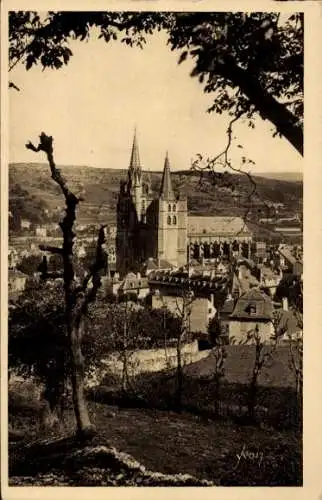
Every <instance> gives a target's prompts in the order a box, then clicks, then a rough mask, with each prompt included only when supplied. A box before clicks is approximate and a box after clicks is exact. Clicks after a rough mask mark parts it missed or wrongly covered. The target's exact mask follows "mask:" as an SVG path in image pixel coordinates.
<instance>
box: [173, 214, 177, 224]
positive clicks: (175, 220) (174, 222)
mask: <svg viewBox="0 0 322 500" xmlns="http://www.w3.org/2000/svg"><path fill="white" fill-rule="evenodd" d="M176 223H177V218H176V216H175V215H174V216H173V225H174V226H175V225H176Z"/></svg>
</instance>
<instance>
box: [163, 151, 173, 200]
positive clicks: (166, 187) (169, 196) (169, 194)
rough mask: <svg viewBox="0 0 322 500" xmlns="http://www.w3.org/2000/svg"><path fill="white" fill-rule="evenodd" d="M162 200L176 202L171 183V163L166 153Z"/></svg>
mask: <svg viewBox="0 0 322 500" xmlns="http://www.w3.org/2000/svg"><path fill="white" fill-rule="evenodd" d="M160 198H162V199H163V200H174V192H173V189H172V183H171V174H170V162H169V156H168V152H167V153H166V156H165V160H164V169H163V174H162V181H161V189H160Z"/></svg>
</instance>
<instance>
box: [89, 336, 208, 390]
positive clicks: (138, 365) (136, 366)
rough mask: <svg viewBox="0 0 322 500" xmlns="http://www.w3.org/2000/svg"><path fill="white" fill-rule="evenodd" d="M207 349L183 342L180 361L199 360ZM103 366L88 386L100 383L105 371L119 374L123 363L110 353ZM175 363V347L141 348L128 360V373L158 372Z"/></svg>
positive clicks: (169, 367) (192, 361)
mask: <svg viewBox="0 0 322 500" xmlns="http://www.w3.org/2000/svg"><path fill="white" fill-rule="evenodd" d="M208 355H209V351H199V350H198V342H197V341H194V342H191V343H189V344H185V345H184V346H183V347H182V362H183V364H185V365H187V364H190V363H194V362H196V361H200V360H201V359H203V358H205V357H207V356H208ZM102 363H103V364H104V368H103V369H102V370H101V373H100V374H97V375H96V376H94V377H93V378H92V379H91V380H89V381H88V385H89V386H94V385H96V384H98V383H100V380H101V379H102V378H103V377H104V374H105V373H111V372H112V373H114V374H115V375H119V376H121V374H122V368H123V364H122V361H121V360H120V358H119V356H118V355H117V354H112V355H111V356H110V357H109V358H108V359H105V360H104V361H103V362H102ZM176 363H177V352H176V348H175V347H169V348H168V349H167V350H165V349H164V348H159V349H142V350H138V351H135V352H134V353H133V354H132V355H131V356H130V360H129V375H130V376H136V375H139V374H140V373H144V372H158V371H162V370H165V369H171V368H175V366H176Z"/></svg>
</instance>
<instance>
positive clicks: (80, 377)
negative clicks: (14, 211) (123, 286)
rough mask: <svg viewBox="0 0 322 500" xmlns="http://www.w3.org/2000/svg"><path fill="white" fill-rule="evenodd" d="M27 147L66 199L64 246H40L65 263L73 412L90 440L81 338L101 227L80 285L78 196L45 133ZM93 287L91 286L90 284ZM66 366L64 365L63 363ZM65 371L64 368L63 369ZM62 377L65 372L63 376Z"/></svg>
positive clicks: (99, 260) (95, 280)
mask: <svg viewBox="0 0 322 500" xmlns="http://www.w3.org/2000/svg"><path fill="white" fill-rule="evenodd" d="M26 148H27V149H30V150H32V151H34V152H39V151H43V152H45V153H46V155H47V160H48V163H49V167H50V171H51V177H52V179H53V180H54V181H55V182H56V184H58V186H59V187H60V189H61V191H62V194H63V195H64V198H65V207H66V208H65V216H64V218H63V220H62V222H60V224H59V226H60V228H61V230H62V233H63V246H62V247H52V246H46V245H42V250H46V251H49V252H51V253H54V254H59V255H61V256H62V257H63V263H64V273H63V276H64V290H65V310H66V329H67V337H68V343H69V345H68V350H69V353H70V360H69V368H70V374H71V383H72V392H73V403H74V412H75V418H76V424H77V431H78V434H79V435H80V436H82V437H90V436H92V435H93V434H94V429H95V427H94V426H93V425H91V422H90V419H89V414H88V410H87V405H86V399H85V394H84V384H85V376H84V375H85V374H84V358H83V355H82V350H81V346H82V339H83V334H84V316H85V314H86V312H87V307H88V305H89V303H91V302H93V301H94V300H95V298H96V295H97V291H98V289H99V287H100V285H101V278H100V270H101V269H102V268H103V266H104V264H105V261H104V258H103V251H102V247H103V245H104V242H105V235H104V226H101V228H100V231H99V235H98V240H97V249H96V260H95V262H94V264H93V265H92V266H91V268H90V272H89V273H88V275H87V276H85V278H84V280H83V283H82V285H81V286H78V284H77V283H76V280H75V272H74V250H73V247H74V238H75V236H76V235H75V233H74V223H75V220H76V211H77V206H78V203H79V202H80V201H81V200H82V197H81V196H76V195H75V194H74V193H73V192H72V191H71V190H70V189H69V187H68V185H67V182H66V180H65V178H64V177H63V176H62V174H61V172H60V170H59V169H58V168H57V167H56V165H55V162H54V156H53V138H52V137H51V136H47V135H46V134H45V133H44V132H42V133H41V135H40V136H39V144H38V146H37V147H36V146H34V145H33V144H32V143H31V142H30V141H29V142H28V143H27V144H26ZM90 282H91V284H92V286H91V287H90V286H89V284H90ZM64 365H66V363H64ZM64 369H66V366H64ZM64 374H65V373H64Z"/></svg>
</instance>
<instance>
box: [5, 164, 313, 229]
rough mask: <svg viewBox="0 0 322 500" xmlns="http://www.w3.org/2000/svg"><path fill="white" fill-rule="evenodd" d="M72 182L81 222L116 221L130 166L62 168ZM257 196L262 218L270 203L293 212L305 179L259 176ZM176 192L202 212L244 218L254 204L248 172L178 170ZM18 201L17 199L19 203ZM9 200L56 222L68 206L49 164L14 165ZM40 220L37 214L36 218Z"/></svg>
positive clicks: (154, 177)
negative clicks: (217, 174)
mask: <svg viewBox="0 0 322 500" xmlns="http://www.w3.org/2000/svg"><path fill="white" fill-rule="evenodd" d="M59 168H60V169H61V171H62V173H63V175H64V176H65V177H66V178H67V180H68V182H69V183H70V186H71V187H72V188H73V189H74V190H75V191H76V192H77V191H81V190H82V189H83V187H84V188H85V192H86V196H85V198H86V201H84V202H82V203H80V205H79V209H78V221H79V222H80V223H82V224H89V223H100V222H102V221H104V222H106V223H113V222H115V211H116V204H117V197H118V192H119V187H120V181H121V180H122V179H126V175H127V172H126V170H116V169H104V168H92V167H86V166H81V167H73V166H62V167H59ZM253 179H254V181H255V183H256V191H257V193H258V194H257V195H255V196H253V197H252V200H253V206H252V214H253V218H254V220H255V222H256V218H259V217H265V216H267V213H266V212H267V204H272V203H282V204H284V206H285V208H284V210H283V211H284V213H286V214H288V213H290V214H292V213H294V212H296V211H297V210H298V208H299V204H300V201H301V200H302V196H303V194H302V188H303V186H302V182H293V181H285V180H277V179H271V178H269V177H262V176H254V177H253ZM172 180H173V186H174V190H175V191H176V192H177V193H178V192H180V193H181V195H184V196H186V197H187V198H188V209H189V212H190V213H194V214H200V215H210V214H213V215H235V216H243V215H244V214H245V211H246V209H247V207H249V196H250V193H251V192H252V190H253V185H252V184H251V183H250V182H249V180H248V178H247V176H246V175H242V174H241V175H231V174H225V175H224V176H223V179H222V180H219V181H216V183H215V184H214V182H213V178H212V177H211V176H210V175H208V174H205V175H204V177H203V178H202V179H201V178H200V175H199V174H197V173H195V172H192V171H183V172H173V173H172ZM151 181H152V190H153V192H154V193H155V194H157V193H158V191H159V187H160V182H161V172H151ZM13 200H15V201H14V202H13ZM9 203H10V206H11V208H12V207H14V206H15V207H17V208H16V209H17V210H20V211H22V212H23V215H24V216H26V217H27V216H28V215H29V214H33V216H34V217H36V216H37V211H38V210H45V211H46V212H47V211H48V212H49V217H50V218H51V219H52V220H58V217H59V214H58V212H62V210H63V209H64V201H63V198H62V195H61V193H60V190H59V188H58V186H57V185H56V184H55V182H54V181H53V180H52V179H51V177H50V172H49V167H48V165H46V164H44V165H42V164H35V163H30V164H11V165H10V168H9ZM36 218H37V217H36Z"/></svg>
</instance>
